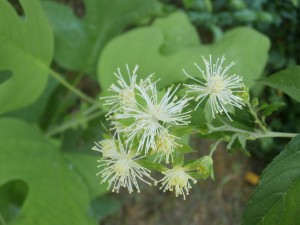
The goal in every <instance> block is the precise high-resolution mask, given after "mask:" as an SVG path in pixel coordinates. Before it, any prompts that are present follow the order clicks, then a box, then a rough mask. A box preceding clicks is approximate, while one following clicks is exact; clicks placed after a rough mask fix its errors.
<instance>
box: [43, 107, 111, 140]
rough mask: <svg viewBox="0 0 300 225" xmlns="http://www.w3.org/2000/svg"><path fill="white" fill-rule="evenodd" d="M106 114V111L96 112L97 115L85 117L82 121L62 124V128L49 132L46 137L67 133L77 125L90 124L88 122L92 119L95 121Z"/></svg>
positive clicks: (77, 120)
mask: <svg viewBox="0 0 300 225" xmlns="http://www.w3.org/2000/svg"><path fill="white" fill-rule="evenodd" d="M104 113H105V112H104V111H99V112H96V113H94V114H91V115H89V116H86V117H83V118H81V119H76V120H71V121H69V122H66V123H64V124H62V125H61V126H59V127H56V128H53V129H52V130H50V131H48V132H47V133H46V137H51V136H53V135H55V134H58V133H61V132H63V131H65V130H67V129H69V128H71V127H75V126H77V125H79V124H81V123H83V122H88V121H90V120H92V119H95V118H97V117H99V116H102V115H103V114H104Z"/></svg>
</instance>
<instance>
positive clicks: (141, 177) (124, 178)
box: [93, 57, 244, 199]
mask: <svg viewBox="0 0 300 225" xmlns="http://www.w3.org/2000/svg"><path fill="white" fill-rule="evenodd" d="M203 60H204V63H205V66H206V71H205V72H204V71H203V70H202V69H201V68H200V67H199V66H198V65H197V64H195V65H196V67H197V68H198V69H199V70H200V72H201V74H202V77H201V78H202V79H196V78H194V77H192V76H190V75H189V74H188V73H187V72H186V71H185V70H184V73H185V74H186V75H187V77H188V78H190V79H191V80H192V81H195V84H186V85H185V86H186V87H187V88H188V90H187V91H186V94H182V93H184V86H180V85H177V86H175V85H173V86H170V87H168V88H166V89H162V90H159V89H158V83H159V80H154V75H153V74H150V75H148V76H146V77H145V78H144V79H140V78H139V76H138V74H137V73H138V68H139V67H138V65H136V66H135V67H134V69H133V70H132V71H131V70H130V68H129V66H128V65H126V69H127V74H128V78H126V77H124V76H123V75H122V72H121V69H120V68H118V70H117V72H116V73H115V76H116V78H117V81H116V83H114V84H112V85H111V86H110V88H109V91H110V92H111V93H112V94H111V95H109V96H105V97H102V100H104V105H105V106H108V107H109V111H108V113H107V115H106V117H107V120H108V121H110V123H111V130H112V131H113V135H112V136H110V137H109V138H105V139H104V140H102V141H100V142H98V143H95V146H94V147H93V150H96V151H99V152H101V153H102V158H101V159H100V160H98V163H99V168H100V169H101V171H100V172H99V173H98V175H99V176H100V177H101V182H102V183H103V182H107V183H108V188H111V189H112V191H116V192H119V190H120V188H121V187H125V188H127V189H128V191H129V193H131V192H133V191H134V190H136V191H137V192H140V187H139V184H138V182H144V183H146V184H149V185H151V182H154V184H158V183H160V184H161V187H160V189H162V190H163V191H167V190H168V191H174V192H175V195H176V196H179V195H182V196H183V198H184V199H185V198H186V195H188V194H189V189H190V188H191V187H192V186H191V183H196V182H197V180H196V179H204V178H207V177H208V175H209V174H210V175H211V177H213V173H212V160H205V162H206V164H207V162H209V165H206V164H205V165H204V164H203V163H204V160H196V161H195V162H193V163H190V164H187V165H184V162H183V161H184V158H183V154H184V153H186V150H184V151H181V150H180V149H182V148H183V147H182V146H183V145H182V143H181V137H180V136H181V135H182V134H181V135H179V134H178V133H176V132H174V130H175V131H176V129H178V128H182V127H186V126H187V125H189V123H190V120H191V110H189V109H188V108H189V105H190V101H191V100H192V99H193V97H190V96H189V95H190V94H189V93H190V92H194V93H196V94H197V97H196V98H195V100H196V102H198V103H197V105H196V107H195V110H196V109H197V108H198V106H199V105H200V104H201V102H203V101H204V99H207V103H206V105H209V107H210V108H211V113H212V116H213V117H214V118H215V115H216V114H223V113H225V114H226V115H227V116H228V117H229V118H230V119H231V117H230V116H229V112H232V110H231V111H230V110H229V108H230V107H233V106H234V107H238V108H241V107H242V106H243V101H242V98H241V97H239V96H238V95H237V94H238V93H240V92H243V88H244V85H243V83H242V78H241V77H239V76H236V75H231V76H230V75H228V74H227V72H228V70H229V69H230V68H231V67H232V66H233V63H232V64H230V65H229V66H226V67H225V68H224V69H223V67H222V65H223V63H224V60H225V58H224V57H222V58H221V60H220V59H217V61H216V63H215V64H213V63H212V59H211V57H210V60H209V61H207V60H206V59H204V58H203ZM179 93H181V94H180V95H179ZM178 159H180V160H178ZM145 162H146V163H145ZM170 162H171V163H172V168H169V167H166V166H164V165H163V163H166V164H169V163H170ZM202 164H203V165H202ZM151 165H152V166H151ZM204 167H205V168H208V170H205V171H204V170H199V168H204ZM150 169H155V170H158V171H159V172H161V173H162V175H164V177H163V178H161V179H160V180H158V181H156V180H155V179H153V178H152V177H151V176H150V174H151V170H150Z"/></svg>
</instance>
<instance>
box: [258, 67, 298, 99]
mask: <svg viewBox="0 0 300 225" xmlns="http://www.w3.org/2000/svg"><path fill="white" fill-rule="evenodd" d="M260 82H261V83H263V84H265V85H268V86H270V87H272V88H276V89H279V90H281V91H283V92H284V93H286V94H287V95H289V96H290V97H292V98H293V99H295V100H296V101H298V102H300V66H295V67H292V68H288V69H285V70H281V71H279V72H278V73H275V74H273V75H271V76H269V77H266V78H264V79H261V80H260Z"/></svg>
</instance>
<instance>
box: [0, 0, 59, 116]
mask: <svg viewBox="0 0 300 225" xmlns="http://www.w3.org/2000/svg"><path fill="white" fill-rule="evenodd" d="M20 3H21V5H22V7H23V10H24V14H25V15H24V17H20V16H19V15H18V14H17V12H16V11H15V9H14V8H13V7H12V5H11V4H10V3H9V1H7V0H0V71H11V72H12V77H10V78H9V79H7V80H5V81H4V82H3V83H0V114H1V113H4V112H9V111H12V110H15V109H18V108H21V107H24V106H26V105H28V104H30V103H32V102H34V101H35V100H36V99H37V98H38V97H39V95H40V94H41V93H42V92H43V90H44V87H45V85H46V82H47V77H48V76H47V75H48V74H47V68H48V65H49V63H50V62H51V59H52V50H53V41H52V31H51V28H50V25H49V24H48V22H47V19H46V17H45V16H44V14H43V11H42V9H41V7H40V3H39V1H38V0H22V1H20ZM2 75H3V73H0V76H2Z"/></svg>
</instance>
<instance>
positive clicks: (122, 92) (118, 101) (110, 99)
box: [101, 64, 152, 115]
mask: <svg viewBox="0 0 300 225" xmlns="http://www.w3.org/2000/svg"><path fill="white" fill-rule="evenodd" d="M126 68H127V73H128V79H129V83H127V82H126V81H125V79H124V77H123V76H122V73H121V69H120V68H118V71H117V72H115V73H114V75H115V76H116V77H117V79H118V80H117V84H112V85H111V86H110V88H109V89H108V90H109V91H111V92H114V93H115V95H112V96H105V97H102V98H101V99H103V100H105V104H104V105H108V106H111V109H110V110H109V112H108V115H110V114H112V113H114V112H118V111H120V110H122V109H123V108H122V107H123V106H126V107H132V108H135V107H136V105H135V88H136V85H138V84H137V74H136V73H137V70H138V68H139V66H138V65H135V67H134V69H133V71H132V72H130V69H129V66H128V65H127V64H126ZM151 76H152V75H149V76H148V77H147V78H146V79H145V80H142V79H141V80H140V83H139V85H140V86H143V87H145V86H147V83H149V79H150V77H151Z"/></svg>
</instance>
